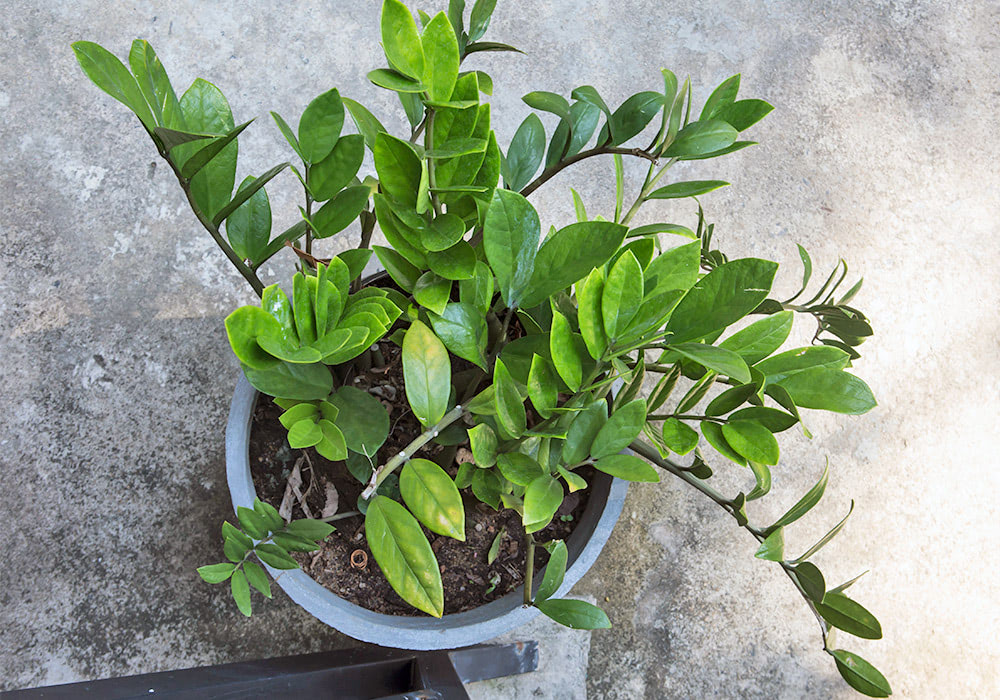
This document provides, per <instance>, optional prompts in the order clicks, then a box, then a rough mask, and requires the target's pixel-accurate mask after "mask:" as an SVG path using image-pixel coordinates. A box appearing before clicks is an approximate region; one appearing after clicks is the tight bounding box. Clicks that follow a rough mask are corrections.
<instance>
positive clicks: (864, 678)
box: [830, 649, 892, 698]
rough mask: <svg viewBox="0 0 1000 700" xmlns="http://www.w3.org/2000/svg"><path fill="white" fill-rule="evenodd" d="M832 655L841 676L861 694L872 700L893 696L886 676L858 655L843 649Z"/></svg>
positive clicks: (833, 652) (836, 650)
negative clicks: (873, 699)
mask: <svg viewBox="0 0 1000 700" xmlns="http://www.w3.org/2000/svg"><path fill="white" fill-rule="evenodd" d="M830 654H831V655H832V656H833V658H834V659H835V660H836V662H837V670H838V671H839V672H840V675H841V676H842V677H843V679H844V680H845V681H847V684H848V685H849V686H851V687H852V688H854V689H855V690H857V691H858V692H859V693H864V694H865V695H867V696H868V697H870V698H887V697H889V696H890V695H892V688H891V687H890V686H889V681H887V680H886V679H885V676H883V675H882V674H881V673H879V670H878V669H877V668H875V667H874V666H872V665H871V664H870V663H868V662H867V661H865V660H864V659H862V658H861V657H860V656H858V655H857V654H852V653H851V652H849V651H844V650H843V649H835V650H833V651H831V652H830Z"/></svg>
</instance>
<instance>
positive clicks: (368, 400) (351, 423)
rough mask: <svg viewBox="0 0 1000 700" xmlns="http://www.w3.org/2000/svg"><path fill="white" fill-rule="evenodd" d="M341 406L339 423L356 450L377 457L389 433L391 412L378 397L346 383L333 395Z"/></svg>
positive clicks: (331, 398)
mask: <svg viewBox="0 0 1000 700" xmlns="http://www.w3.org/2000/svg"><path fill="white" fill-rule="evenodd" d="M329 401H330V403H332V404H333V405H334V406H336V407H337V408H338V409H339V411H340V412H339V414H338V415H337V421H336V422H337V427H339V428H340V429H341V431H342V432H343V433H344V439H345V440H346V442H347V447H348V448H350V449H351V451H353V452H357V453H359V454H363V455H365V456H367V457H374V456H375V453H376V452H378V448H380V447H381V446H382V444H383V443H384V442H385V440H386V438H387V437H388V436H389V414H388V413H387V412H386V410H385V406H383V405H382V402H381V401H379V400H378V399H377V398H375V397H374V396H372V395H371V394H369V393H368V392H367V391H362V390H361V389H357V388H355V387H353V386H343V387H341V388H340V389H337V391H336V392H335V393H333V394H331V395H330V398H329Z"/></svg>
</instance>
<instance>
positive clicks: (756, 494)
mask: <svg viewBox="0 0 1000 700" xmlns="http://www.w3.org/2000/svg"><path fill="white" fill-rule="evenodd" d="M747 465H749V467H750V471H752V472H753V476H754V479H755V480H756V481H757V483H756V484H754V487H753V489H752V490H751V491H750V493H748V494H747V500H748V501H753V500H755V499H758V498H762V497H764V496H766V495H767V494H768V492H769V491H770V490H771V470H770V469H768V468H767V465H766V464H761V463H760V462H754V461H748V462H747Z"/></svg>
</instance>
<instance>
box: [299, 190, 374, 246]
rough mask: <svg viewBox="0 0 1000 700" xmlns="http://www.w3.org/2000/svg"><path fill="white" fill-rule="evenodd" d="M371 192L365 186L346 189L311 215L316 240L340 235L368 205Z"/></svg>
mask: <svg viewBox="0 0 1000 700" xmlns="http://www.w3.org/2000/svg"><path fill="white" fill-rule="evenodd" d="M370 195H371V190H369V189H368V187H367V186H365V185H358V186H356V187H348V188H347V189H346V190H342V191H341V192H340V193H339V194H338V195H337V196H336V197H334V198H333V199H331V200H330V201H329V202H327V203H326V204H324V205H323V206H322V207H321V208H320V210H319V211H317V212H316V213H315V214H313V218H312V224H313V229H314V232H315V234H316V238H329V237H330V236H333V235H334V234H337V233H340V232H341V231H343V230H344V229H345V228H347V227H348V226H350V225H351V223H352V222H353V221H354V220H355V219H357V218H358V215H359V214H361V212H362V211H363V210H364V208H365V205H366V204H367V203H368V197H369V196H370Z"/></svg>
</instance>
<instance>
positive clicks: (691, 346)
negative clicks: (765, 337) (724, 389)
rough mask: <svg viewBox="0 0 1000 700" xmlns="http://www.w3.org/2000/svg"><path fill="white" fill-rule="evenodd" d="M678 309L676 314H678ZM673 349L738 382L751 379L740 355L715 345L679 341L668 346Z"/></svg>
mask: <svg viewBox="0 0 1000 700" xmlns="http://www.w3.org/2000/svg"><path fill="white" fill-rule="evenodd" d="M676 313H677V312H676V311H675V312H674V314H675V315H676ZM667 347H668V348H669V349H670V350H671V351H673V352H676V353H677V354H679V355H682V356H684V357H686V358H688V359H689V360H693V361H694V362H697V363H698V364H699V365H701V366H702V367H705V368H706V369H710V370H713V371H715V372H718V373H719V374H723V375H725V376H727V377H732V378H733V379H735V380H736V381H738V382H742V383H746V382H749V381H750V369H749V368H748V367H747V365H746V363H745V362H744V361H743V358H741V357H740V356H739V355H737V354H736V353H735V352H731V351H729V350H724V349H722V348H720V347H718V346H715V345H705V344H703V343H679V344H673V345H669V346H667Z"/></svg>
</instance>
